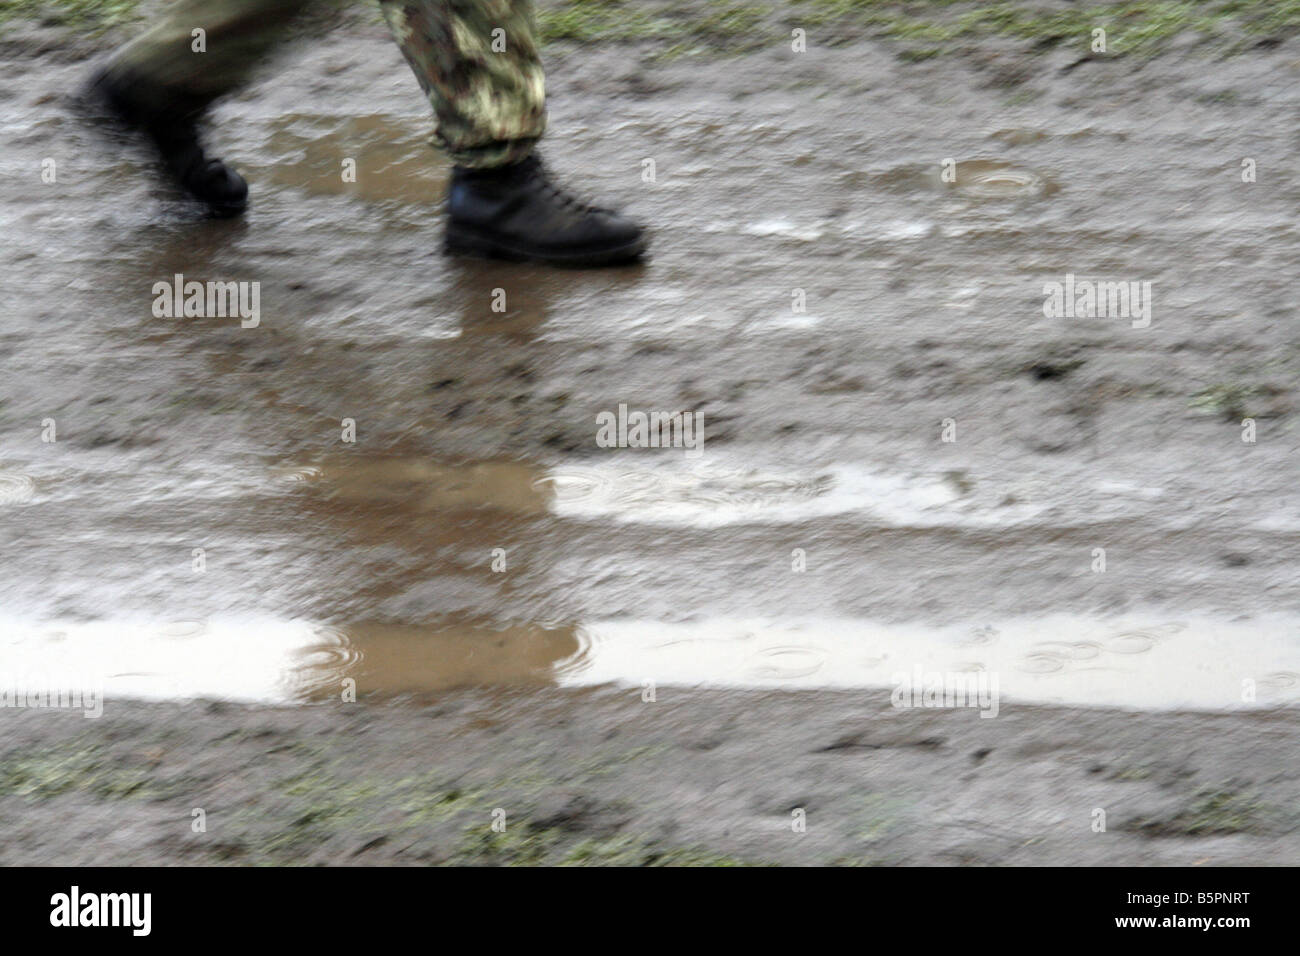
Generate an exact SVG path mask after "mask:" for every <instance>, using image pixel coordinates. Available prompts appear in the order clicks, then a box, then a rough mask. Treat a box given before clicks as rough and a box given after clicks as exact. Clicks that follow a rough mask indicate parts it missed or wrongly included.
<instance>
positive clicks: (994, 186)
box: [944, 159, 1059, 199]
mask: <svg viewBox="0 0 1300 956" xmlns="http://www.w3.org/2000/svg"><path fill="white" fill-rule="evenodd" d="M944 185H945V186H947V187H949V188H951V189H955V190H957V191H958V192H960V193H962V194H964V195H967V196H973V197H975V198H977V199H1016V198H1020V197H1025V196H1030V197H1041V196H1050V195H1051V194H1052V193H1054V192H1056V191H1057V189H1058V188H1059V187H1058V186H1057V185H1056V184H1055V183H1054V182H1052V181H1051V180H1049V179H1048V178H1047V177H1046V176H1043V175H1042V174H1041V173H1036V172H1034V171H1033V170H1031V169H1025V168H1023V167H1018V166H1013V165H1012V164H1010V163H1004V162H999V161H997V160H986V159H968V160H964V161H961V162H959V163H957V169H956V180H955V181H954V182H951V183H944Z"/></svg>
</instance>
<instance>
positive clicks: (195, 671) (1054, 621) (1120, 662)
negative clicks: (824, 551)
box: [0, 615, 1300, 710]
mask: <svg viewBox="0 0 1300 956" xmlns="http://www.w3.org/2000/svg"><path fill="white" fill-rule="evenodd" d="M3 632H4V633H5V634H6V635H8V639H7V640H6V642H5V643H4V644H3V645H0V647H2V649H3V653H2V654H0V662H2V666H0V676H3V680H4V683H5V686H6V687H7V688H21V687H22V686H23V685H24V683H31V682H37V683H39V682H49V681H50V680H51V678H52V677H56V678H60V679H63V680H64V681H65V682H66V681H68V680H72V681H81V682H83V685H84V686H87V687H96V688H99V689H101V690H102V692H103V693H104V694H105V695H106V696H107V697H109V698H110V699H111V698H112V697H115V696H116V697H121V696H130V697H145V698H193V697H214V698H229V699H236V700H251V701H268V702H292V701H331V700H339V699H341V698H342V697H343V696H344V694H345V692H346V691H348V690H349V689H350V688H351V687H353V686H354V687H355V693H356V696H357V697H359V698H365V697H367V696H376V695H377V696H379V697H387V696H394V695H414V696H422V695H431V694H437V693H439V692H442V691H446V690H450V689H452V688H461V687H481V686H511V685H521V684H524V685H566V686H574V685H590V684H606V683H613V684H625V685H631V686H638V687H639V686H643V685H644V684H645V682H647V681H653V682H654V683H655V684H657V685H660V686H665V687H667V686H685V685H709V686H719V687H742V688H743V687H767V688H774V687H783V688H863V689H866V688H871V689H872V690H871V691H870V692H869V695H870V694H877V693H878V691H879V689H880V688H890V687H892V686H894V685H895V684H896V683H897V682H898V677H897V675H899V674H912V673H913V672H918V671H924V672H927V673H928V672H946V673H968V674H989V675H996V676H997V680H998V687H999V692H1000V693H1001V694H1002V695H1003V696H1004V697H1005V699H1006V700H1008V701H1027V702H1046V703H1061V704H1085V705H1110V706H1122V707H1138V708H1155V709H1161V708H1177V707H1188V708H1207V709H1216V710H1217V709H1224V708H1233V707H1241V706H1255V705H1258V706H1278V705H1285V704H1295V703H1300V673H1298V672H1297V669H1296V662H1297V656H1300V648H1298V647H1297V644H1296V634H1297V622H1296V621H1295V620H1292V619H1285V618H1281V617H1271V618H1260V619H1257V620H1255V621H1252V622H1243V623H1224V622H1218V621H1208V620H1201V621H1195V622H1178V623H1169V622H1159V623H1153V622H1143V621H1137V620H1127V619H1125V620H1117V621H1114V622H1102V621H1097V620H1089V619H1080V618H1072V617H1068V616H1064V615H1058V616H1055V617H1052V618H1048V619H1044V620H1041V621H1009V622H1003V623H1000V624H999V625H998V627H997V630H996V637H993V638H991V639H988V640H986V641H985V642H983V643H972V641H971V640H970V636H971V632H970V630H969V629H968V628H959V627H951V628H936V627H925V626H921V625H885V624H876V623H872V622H869V621H863V620H856V619H838V620H837V619H822V620H806V621H795V622H788V621H787V622H782V621H742V620H727V619H719V620H709V621H703V622H700V623H694V624H662V623H659V622H654V621H634V620H607V621H596V622H592V623H590V624H585V625H581V626H575V625H572V624H564V625H560V624H543V623H534V624H516V625H510V626H501V625H496V624H492V623H484V622H477V621H471V620H462V619H446V620H440V621H434V622H431V623H429V624H426V625H412V624H381V623H362V624H356V625H350V626H342V627H334V626H322V625H313V624H310V623H308V622H304V621H277V620H271V619H265V618H263V619H237V618H228V619H220V620H217V619H214V620H209V621H180V622H171V623H164V624H147V623H136V624H131V625H128V624H125V623H112V622H98V623H90V624H82V625H78V624H71V623H68V624H63V625H61V626H60V627H58V628H57V629H56V628H54V627H51V626H45V627H26V626H23V625H20V624H17V623H13V622H9V623H8V624H7V626H5V627H4V628H3ZM981 636H982V637H987V632H982V634H981ZM349 682H355V683H354V685H353V684H350V683H349ZM1247 687H1249V688H1250V691H1251V692H1252V693H1253V694H1254V700H1253V702H1249V701H1250V695H1249V694H1248V693H1246V692H1245V691H1246V688H1247Z"/></svg>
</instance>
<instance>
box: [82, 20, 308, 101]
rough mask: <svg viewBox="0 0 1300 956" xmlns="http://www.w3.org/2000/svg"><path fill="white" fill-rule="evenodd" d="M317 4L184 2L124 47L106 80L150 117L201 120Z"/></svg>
mask: <svg viewBox="0 0 1300 956" xmlns="http://www.w3.org/2000/svg"><path fill="white" fill-rule="evenodd" d="M311 2H312V0H180V2H178V3H175V4H173V5H172V6H170V7H168V8H167V9H166V10H165V11H164V13H163V16H162V19H161V20H159V22H157V23H156V24H155V25H154V26H153V27H152V28H151V29H150V30H148V31H147V32H145V33H144V34H142V35H140V36H139V37H137V38H136V39H135V40H133V41H132V42H130V43H128V44H127V45H126V46H124V47H123V48H122V49H121V50H119V51H118V52H117V53H116V54H115V55H114V56H113V58H112V60H111V61H110V62H109V65H108V67H107V70H106V74H107V76H108V78H109V79H110V80H111V81H112V82H113V83H114V85H115V86H117V87H119V88H122V89H123V90H124V91H125V93H126V94H127V95H128V96H129V97H130V99H131V101H132V103H133V104H135V105H137V106H138V107H139V108H140V109H141V110H142V111H147V112H149V113H156V114H163V113H177V114H181V115H196V114H198V113H201V112H202V111H203V110H204V109H206V108H207V107H208V105H209V104H211V102H212V101H213V100H215V99H217V98H218V97H220V96H222V95H224V94H226V93H229V92H231V91H233V90H235V89H237V88H238V87H240V86H242V85H243V84H244V83H245V82H246V81H247V80H248V77H249V76H250V74H251V73H252V71H253V69H254V68H255V67H256V66H257V64H258V62H259V61H260V60H261V59H263V57H264V56H265V55H266V54H267V53H268V52H270V50H271V49H272V48H273V47H274V46H276V45H277V44H278V43H279V42H280V41H281V40H282V39H284V37H285V34H286V30H285V28H286V27H287V26H288V25H289V23H290V22H291V21H292V20H293V19H294V18H295V17H296V16H298V14H300V13H302V12H303V11H304V10H305V9H306V8H307V7H308V6H310V5H311Z"/></svg>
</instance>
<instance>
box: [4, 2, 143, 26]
mask: <svg viewBox="0 0 1300 956" xmlns="http://www.w3.org/2000/svg"><path fill="white" fill-rule="evenodd" d="M138 5H139V3H138V0H5V2H4V3H3V4H0V25H3V24H4V23H5V22H6V21H9V20H28V21H32V22H35V23H40V24H43V25H45V26H67V27H77V28H78V29H80V30H92V31H100V30H106V29H108V28H109V27H111V26H116V25H117V24H119V23H126V22H128V21H131V20H134V19H136V16H137V8H138Z"/></svg>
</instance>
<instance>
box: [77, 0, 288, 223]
mask: <svg viewBox="0 0 1300 956" xmlns="http://www.w3.org/2000/svg"><path fill="white" fill-rule="evenodd" d="M311 2H312V0H180V2H178V3H175V4H173V5H172V6H171V7H169V8H168V9H167V10H166V12H165V13H164V14H163V15H162V18H161V19H160V20H159V21H158V22H157V23H156V24H155V25H154V26H153V28H152V29H150V30H149V31H147V32H146V33H144V34H143V35H141V36H140V37H138V38H137V39H136V40H134V41H132V42H131V43H129V44H127V45H126V46H125V47H123V48H122V49H121V50H119V51H118V52H117V53H116V54H115V55H114V56H113V57H112V59H111V60H110V62H109V63H108V65H107V66H106V67H104V68H103V69H101V70H100V71H99V72H98V73H97V74H96V76H95V77H94V78H93V80H92V82H91V84H90V87H89V90H88V94H87V95H88V98H89V99H91V100H93V101H94V102H95V103H98V104H100V105H101V106H104V107H106V108H107V109H108V111H109V112H110V113H112V114H113V115H114V116H116V117H117V118H118V119H119V120H121V121H124V122H125V123H127V124H128V125H129V126H132V127H134V128H136V129H138V130H139V131H141V132H142V133H144V134H145V135H146V136H147V137H148V138H149V139H150V140H151V141H152V142H153V145H154V146H155V147H156V148H157V150H158V154H159V156H160V157H161V158H162V160H163V163H164V165H165V166H166V168H167V169H168V170H169V171H170V173H171V175H172V177H173V178H174V179H175V180H176V181H177V182H178V183H179V184H180V186H181V187H182V188H183V189H184V190H186V192H188V193H189V194H190V195H191V196H192V197H194V198H195V199H198V200H199V201H201V202H203V203H206V204H207V206H208V208H209V209H211V210H212V211H213V212H215V213H217V214H219V215H236V214H238V213H240V212H242V211H243V209H244V207H245V206H246V204H247V201H248V184H247V183H245V182H244V179H243V177H241V176H240V175H239V174H238V173H237V172H235V171H234V169H232V168H231V167H229V166H227V165H226V164H225V163H223V162H222V161H221V160H219V159H214V158H211V157H209V156H207V155H206V154H205V153H204V151H203V146H202V143H201V142H200V138H199V133H198V126H197V122H198V120H199V118H200V117H201V116H202V114H203V112H204V111H205V110H206V109H207V107H208V106H209V105H210V104H211V103H212V101H213V100H215V99H216V98H217V97H219V96H222V95H223V94H226V93H229V92H231V91H232V90H234V89H236V88H237V87H239V86H241V85H242V84H243V83H244V82H245V81H246V80H247V79H248V77H249V76H250V75H251V73H252V71H253V69H254V68H255V67H256V66H257V63H258V61H259V60H260V59H262V57H263V56H264V55H265V54H266V53H267V52H268V51H269V50H270V49H271V48H272V47H274V46H275V45H276V44H277V43H279V42H280V40H282V39H283V38H284V36H285V34H286V27H287V26H288V25H289V23H290V22H291V21H292V20H293V19H294V18H295V17H296V16H297V15H298V14H300V13H302V12H303V11H304V10H305V9H306V8H307V7H308V6H309V5H310V4H311Z"/></svg>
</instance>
